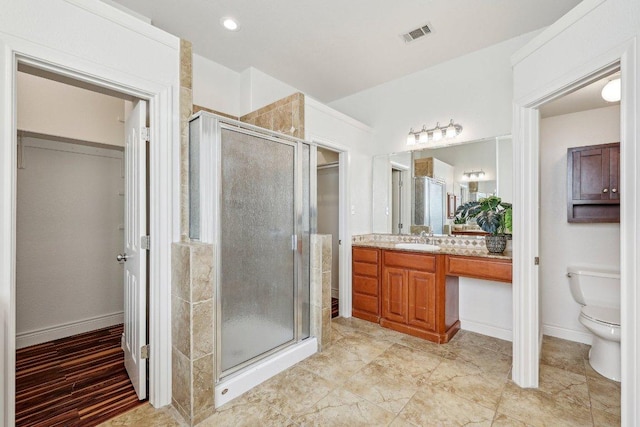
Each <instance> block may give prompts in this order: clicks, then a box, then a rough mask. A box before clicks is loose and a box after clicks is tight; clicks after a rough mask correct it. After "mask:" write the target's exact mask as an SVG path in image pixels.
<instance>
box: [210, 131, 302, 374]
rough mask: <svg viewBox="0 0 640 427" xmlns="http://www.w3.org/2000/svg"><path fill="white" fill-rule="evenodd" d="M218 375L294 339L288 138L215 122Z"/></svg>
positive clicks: (291, 148)
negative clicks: (217, 161) (218, 126)
mask: <svg viewBox="0 0 640 427" xmlns="http://www.w3.org/2000/svg"><path fill="white" fill-rule="evenodd" d="M220 154H221V156H220V158H221V175H220V189H221V198H220V254H219V260H220V263H219V265H220V275H219V278H220V281H219V284H218V286H219V288H218V290H219V300H218V301H219V303H220V305H219V310H220V312H219V317H218V319H219V321H220V329H218V330H219V333H220V337H219V340H220V346H219V347H218V348H219V349H220V350H221V359H220V363H221V371H222V376H224V375H227V374H229V373H232V372H234V371H236V370H238V369H241V368H242V367H244V366H246V365H247V363H248V362H250V361H252V360H254V359H256V358H258V357H260V356H261V355H265V354H266V353H269V352H270V351H272V350H274V349H276V348H278V347H281V346H283V345H285V344H287V343H290V342H292V341H294V340H295V338H296V334H295V315H296V310H295V309H294V306H295V301H296V291H295V289H296V258H295V235H296V227H295V225H296V205H295V202H296V200H295V194H296V191H295V189H296V183H295V179H296V173H295V172H296V168H295V165H296V146H295V145H294V144H290V143H288V142H284V141H276V140H273V139H269V138H266V137H261V136H256V135H253V134H249V133H242V132H238V131H235V130H230V129H225V128H223V129H221V153H220Z"/></svg>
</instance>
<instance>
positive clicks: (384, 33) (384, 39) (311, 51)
mask: <svg viewBox="0 0 640 427" xmlns="http://www.w3.org/2000/svg"><path fill="white" fill-rule="evenodd" d="M106 1H107V2H110V1H113V0H106ZM115 1H116V2H117V3H119V4H121V5H123V6H125V7H127V8H129V9H131V10H133V11H135V12H137V13H139V14H142V15H144V16H146V17H148V18H150V19H151V21H152V23H153V24H154V25H155V26H157V27H160V28H162V29H164V30H166V31H168V32H169V33H172V34H175V35H177V36H179V37H181V38H183V39H186V40H190V41H191V42H192V43H193V50H194V52H195V53H197V54H199V55H202V56H204V57H206V58H209V59H211V60H213V61H215V62H217V63H219V64H222V65H224V66H226V67H228V68H231V69H232V70H235V71H237V72H241V71H243V70H245V69H246V68H248V67H250V66H253V67H255V68H258V69H259V70H261V71H263V72H265V73H267V74H269V75H271V76H273V77H275V78H277V79H279V80H281V81H283V82H285V83H287V84H289V85H291V86H294V87H296V88H298V89H299V90H301V91H303V92H305V93H307V94H309V95H311V96H313V97H315V98H317V99H319V100H320V101H322V102H330V101H333V100H336V99H339V98H342V97H344V96H347V95H350V94H353V93H356V92H359V91H361V90H364V89H368V88H370V87H373V86H376V85H379V84H381V83H385V82H387V81H390V80H394V79H396V78H398V77H401V76H405V75H407V74H411V73H413V72H416V71H419V70H422V69H424V68H427V67H430V66H433V65H435V64H438V63H440V62H444V61H447V60H449V59H452V58H455V57H457V56H461V55H464V54H467V53H469V52H473V51H475V50H478V49H481V48H484V47H487V46H490V45H492V44H495V43H498V42H501V41H504V40H508V39H510V38H513V37H516V36H518V35H520V34H524V33H528V32H530V31H534V30H537V29H540V28H543V27H545V26H548V25H550V24H551V23H553V22H555V21H556V20H557V19H558V18H560V17H561V16H562V15H564V14H565V13H566V12H568V11H569V10H570V9H571V8H573V7H574V6H575V5H577V4H578V3H580V0H481V1H479V0H395V1H391V0H315V1H312V0H269V1H266V0H253V1H250V0H244V1H238V0H183V1H176V0H115ZM225 16H231V17H234V18H235V19H236V20H237V21H238V22H239V23H240V26H241V29H240V31H237V32H229V31H227V30H225V29H223V27H222V26H221V25H220V19H221V18H222V17H225ZM426 23H428V24H429V26H430V27H431V28H432V30H433V32H432V34H430V35H429V36H427V37H424V38H422V39H418V40H416V41H414V42H413V43H411V44H406V45H405V43H404V42H403V41H402V39H401V38H400V34H402V33H406V32H408V31H411V30H413V29H415V28H417V27H420V26H422V25H424V24H426Z"/></svg>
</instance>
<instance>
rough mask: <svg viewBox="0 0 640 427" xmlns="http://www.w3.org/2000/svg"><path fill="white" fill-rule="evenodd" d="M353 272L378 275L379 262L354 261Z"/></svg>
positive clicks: (372, 275) (362, 274)
mask: <svg viewBox="0 0 640 427" xmlns="http://www.w3.org/2000/svg"><path fill="white" fill-rule="evenodd" d="M353 274H354V275H361V276H371V277H378V264H366V263H364V262H354V263H353Z"/></svg>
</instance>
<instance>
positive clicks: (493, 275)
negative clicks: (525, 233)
mask: <svg viewBox="0 0 640 427" xmlns="http://www.w3.org/2000/svg"><path fill="white" fill-rule="evenodd" d="M446 265H447V273H446V274H447V275H449V276H462V277H473V278H476V279H484V280H496V281H498V282H508V283H511V281H512V273H511V270H512V268H511V261H509V260H500V259H491V258H471V257H466V256H461V257H458V256H455V255H449V256H447V262H446Z"/></svg>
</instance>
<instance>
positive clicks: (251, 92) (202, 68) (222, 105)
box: [193, 54, 299, 117]
mask: <svg viewBox="0 0 640 427" xmlns="http://www.w3.org/2000/svg"><path fill="white" fill-rule="evenodd" d="M295 92H299V90H297V89H296V88H295V87H293V86H290V85H288V84H286V83H284V82H282V81H280V80H278V79H276V78H274V77H271V76H270V75H268V74H266V73H263V72H262V71H260V70H258V69H257V68H254V67H249V68H247V69H246V70H244V71H242V72H241V73H237V72H235V71H233V70H231V69H229V68H227V67H225V66H223V65H220V64H218V63H217V62H214V61H211V60H209V59H207V58H204V57H202V56H200V55H196V54H194V55H193V103H194V104H195V105H200V106H202V107H207V108H211V109H213V110H216V111H219V112H222V113H227V114H231V115H233V116H238V117H240V116H244V115H245V114H248V113H251V112H252V111H255V110H258V109H260V108H262V107H264V106H266V105H269V104H271V103H273V102H275V101H277V100H279V99H282V98H285V97H287V96H289V95H291V94H293V93H295Z"/></svg>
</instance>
